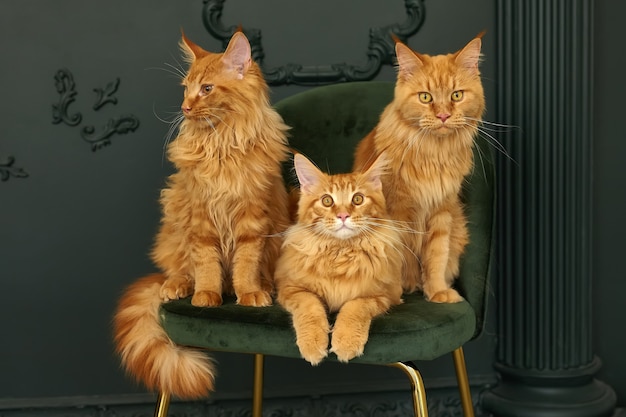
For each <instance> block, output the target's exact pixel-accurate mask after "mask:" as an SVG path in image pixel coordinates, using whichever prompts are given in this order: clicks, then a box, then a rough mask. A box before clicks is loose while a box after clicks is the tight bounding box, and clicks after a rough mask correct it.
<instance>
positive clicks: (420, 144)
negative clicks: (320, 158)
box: [354, 34, 485, 303]
mask: <svg viewBox="0 0 626 417" xmlns="http://www.w3.org/2000/svg"><path fill="white" fill-rule="evenodd" d="M481 37H482V34H481V35H479V36H477V37H476V38H474V39H473V40H471V41H470V42H469V43H468V44H467V45H466V46H465V47H464V48H463V49H461V50H459V51H458V52H456V53H453V54H447V55H435V56H429V55H426V54H420V53H417V52H414V51H412V50H411V49H410V48H408V47H407V46H406V45H404V44H402V43H400V42H397V43H396V56H397V59H398V74H397V80H396V87H395V92H394V99H393V101H392V102H391V103H390V104H389V105H388V106H387V107H386V108H385V110H384V111H383V113H382V115H381V117H380V121H379V123H378V125H377V126H376V127H375V128H374V130H373V131H372V132H371V133H370V134H369V135H368V136H366V137H365V138H364V139H363V140H362V141H361V143H360V144H359V146H358V148H357V151H356V154H355V163H354V167H355V169H363V168H364V167H367V166H368V164H370V163H371V162H372V161H373V160H374V159H375V158H376V157H377V156H378V155H379V154H380V153H382V152H383V151H384V152H385V155H386V157H387V159H388V160H389V168H390V169H389V174H387V175H385V176H383V178H382V182H383V190H384V193H385V198H386V200H387V207H388V209H389V214H390V216H391V218H392V219H394V220H398V221H402V222H406V223H407V224H410V226H411V229H414V230H417V231H422V232H425V233H407V232H404V233H402V237H403V241H404V243H405V245H406V248H407V249H406V250H405V252H406V253H405V256H404V259H405V267H404V269H403V280H404V289H405V291H407V292H412V291H414V290H416V289H421V290H423V292H424V295H425V296H426V298H427V299H428V300H430V301H433V302H448V303H452V302H458V301H460V300H462V297H461V296H460V295H459V293H458V292H457V291H456V290H455V289H453V288H451V285H452V283H453V281H454V278H455V277H456V276H457V275H458V273H459V258H460V256H461V255H462V253H463V251H464V249H465V246H466V244H467V242H468V231H467V227H466V223H467V220H466V217H465V214H464V212H463V207H462V204H461V201H460V198H459V191H460V189H461V185H462V183H463V180H464V178H465V176H466V175H467V174H468V173H469V172H470V171H471V169H472V167H473V150H472V147H473V140H474V137H475V136H476V134H477V132H478V125H479V124H480V123H481V118H482V115H483V112H484V109H485V99H484V93H483V87H482V83H481V79H480V72H479V69H478V63H479V58H480V50H481Z"/></svg>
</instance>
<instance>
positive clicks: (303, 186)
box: [293, 153, 324, 194]
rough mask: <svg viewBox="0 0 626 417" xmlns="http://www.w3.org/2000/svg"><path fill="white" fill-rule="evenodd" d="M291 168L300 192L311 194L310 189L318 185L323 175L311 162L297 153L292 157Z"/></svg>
mask: <svg viewBox="0 0 626 417" xmlns="http://www.w3.org/2000/svg"><path fill="white" fill-rule="evenodd" d="M293 167H294V168H295V170H296V175H297V176H298V182H299V183H300V191H302V192H303V193H306V194H309V193H311V192H312V188H313V187H315V186H316V185H318V184H319V182H320V179H321V177H322V176H323V175H324V174H323V173H322V171H320V170H319V169H318V168H317V167H316V166H315V165H314V164H313V163H312V162H311V161H309V160H308V159H307V158H306V157H305V156H304V155H302V154H299V153H297V154H295V155H294V156H293Z"/></svg>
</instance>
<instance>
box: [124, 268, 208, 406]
mask: <svg viewBox="0 0 626 417" xmlns="http://www.w3.org/2000/svg"><path fill="white" fill-rule="evenodd" d="M163 282H165V276H163V275H162V274H153V275H149V276H147V277H144V278H141V279H139V280H137V281H136V282H135V283H133V284H131V285H130V286H129V287H128V288H127V289H126V291H125V292H124V293H123V295H122V297H121V298H120V301H119V304H118V307H117V311H116V312H115V316H114V318H113V327H114V340H115V348H116V351H117V353H118V354H119V355H120V357H121V359H122V365H123V367H124V368H125V369H126V371H127V372H128V373H129V374H130V375H132V376H133V377H134V378H135V379H136V380H137V381H138V382H140V383H143V384H144V385H145V386H146V387H147V388H148V389H150V390H152V391H160V392H168V393H170V394H172V395H174V396H176V397H179V398H181V399H189V400H190V399H199V398H202V397H206V396H207V395H208V394H209V393H210V392H212V391H213V390H214V380H215V368H214V366H213V362H212V361H211V359H210V358H209V357H208V356H207V355H206V354H204V353H203V352H201V351H199V350H196V349H192V348H188V347H182V346H178V345H176V344H175V343H174V342H172V340H170V338H169V337H168V336H167V334H166V333H165V331H164V330H163V328H162V327H161V324H160V321H159V306H160V304H161V298H160V296H159V290H160V288H161V285H162V284H163Z"/></svg>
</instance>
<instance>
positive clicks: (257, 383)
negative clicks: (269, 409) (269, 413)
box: [252, 353, 264, 417]
mask: <svg viewBox="0 0 626 417" xmlns="http://www.w3.org/2000/svg"><path fill="white" fill-rule="evenodd" d="M263 359H264V357H263V355H262V354H260V353H257V354H255V355H254V385H253V387H252V417H261V415H262V414H263Z"/></svg>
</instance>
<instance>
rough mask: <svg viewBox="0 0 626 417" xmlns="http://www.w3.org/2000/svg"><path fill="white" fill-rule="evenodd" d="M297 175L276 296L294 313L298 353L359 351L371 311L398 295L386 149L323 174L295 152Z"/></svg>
mask: <svg viewBox="0 0 626 417" xmlns="http://www.w3.org/2000/svg"><path fill="white" fill-rule="evenodd" d="M294 166H295V170H296V174H297V176H298V180H299V182H300V200H299V204H298V220H297V223H296V224H295V225H293V226H291V227H290V228H289V229H287V232H286V233H285V240H284V243H283V247H282V252H281V256H280V258H279V259H278V261H277V264H276V273H275V281H276V289H277V294H278V297H277V300H278V302H279V303H280V304H281V305H282V306H283V307H284V308H285V309H286V310H288V311H289V312H290V313H291V314H292V317H293V326H294V329H295V331H296V337H297V340H296V342H297V345H298V348H299V349H300V353H301V354H302V357H303V358H304V359H306V360H307V361H309V362H310V363H311V364H313V365H316V364H318V363H319V362H320V361H322V359H324V358H325V357H326V356H327V355H328V352H329V350H328V347H329V333H331V326H330V323H329V321H328V313H329V312H330V313H333V312H337V318H336V320H335V323H334V326H333V329H332V342H331V349H330V352H334V353H335V354H336V355H337V358H338V359H339V360H340V361H342V362H347V361H349V360H350V359H352V358H354V357H356V356H359V355H362V354H363V349H364V346H365V343H366V342H367V338H368V336H369V328H370V323H371V321H372V318H374V317H376V316H378V315H380V314H383V313H385V312H386V311H387V310H388V309H389V308H390V307H391V306H394V305H397V304H400V303H401V302H402V299H401V295H402V281H401V265H402V255H401V251H400V245H401V243H400V242H401V240H400V235H399V232H398V226H397V224H398V223H395V222H391V221H390V220H388V217H387V211H386V207H385V198H384V196H383V193H382V185H381V181H380V176H381V174H382V173H383V170H384V166H385V160H384V156H381V157H379V158H378V159H377V160H376V162H374V164H372V166H371V167H370V168H369V169H368V170H367V171H365V172H363V173H360V172H357V173H352V174H339V175H327V174H324V173H323V172H321V171H320V170H319V169H317V168H316V167H315V166H314V165H313V164H312V163H311V162H309V161H308V160H307V159H306V158H305V157H304V156H302V155H300V154H296V155H295V156H294Z"/></svg>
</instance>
